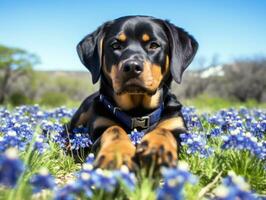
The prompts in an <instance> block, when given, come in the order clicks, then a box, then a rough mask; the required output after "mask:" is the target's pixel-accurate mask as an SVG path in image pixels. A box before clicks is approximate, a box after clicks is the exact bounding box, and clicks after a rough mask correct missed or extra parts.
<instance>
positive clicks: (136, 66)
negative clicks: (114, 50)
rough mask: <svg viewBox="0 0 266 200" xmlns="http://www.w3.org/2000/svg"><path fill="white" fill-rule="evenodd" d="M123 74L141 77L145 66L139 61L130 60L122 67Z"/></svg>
mask: <svg viewBox="0 0 266 200" xmlns="http://www.w3.org/2000/svg"><path fill="white" fill-rule="evenodd" d="M122 68H123V72H124V73H126V74H128V75H135V76H136V75H139V74H141V72H142V71H143V65H142V63H140V62H139V61H135V60H129V61H127V62H125V63H124V64H123V66H122Z"/></svg>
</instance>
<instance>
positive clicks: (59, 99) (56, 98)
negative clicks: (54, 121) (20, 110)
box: [40, 92, 68, 106]
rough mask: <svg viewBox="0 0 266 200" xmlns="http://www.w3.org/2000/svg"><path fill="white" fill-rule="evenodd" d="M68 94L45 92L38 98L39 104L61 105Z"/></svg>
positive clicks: (65, 100)
mask: <svg viewBox="0 0 266 200" xmlns="http://www.w3.org/2000/svg"><path fill="white" fill-rule="evenodd" d="M67 99H68V96H67V95H66V94H63V93H59V92H46V93H44V94H43V95H42V97H41V99H40V104H41V105H47V106H61V105H64V104H65V103H66V102H67Z"/></svg>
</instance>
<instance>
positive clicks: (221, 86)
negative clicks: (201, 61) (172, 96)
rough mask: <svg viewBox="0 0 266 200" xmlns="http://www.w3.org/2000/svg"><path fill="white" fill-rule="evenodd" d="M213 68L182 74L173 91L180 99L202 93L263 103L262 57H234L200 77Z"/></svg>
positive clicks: (264, 62) (264, 65)
mask: <svg viewBox="0 0 266 200" xmlns="http://www.w3.org/2000/svg"><path fill="white" fill-rule="evenodd" d="M215 68H217V67H212V68H207V69H205V70H199V71H188V72H187V73H185V76H184V79H183V81H182V83H181V85H174V87H173V90H174V92H175V93H176V94H177V96H178V97H179V98H181V99H189V98H197V96H199V95H202V94H208V96H210V97H219V98H223V99H227V100H229V101H232V100H233V101H240V102H248V101H250V100H253V102H254V101H255V102H260V103H262V102H266V90H265V88H266V78H265V77H266V58H261V59H258V58H256V59H250V60H247V59H246V60H245V59H241V60H237V61H235V62H234V63H232V64H225V65H223V66H221V70H220V71H219V72H220V73H222V75H220V74H218V72H215V71H214V70H213V71H214V72H213V73H212V74H209V75H208V76H203V75H204V72H206V71H208V70H209V71H211V69H215Z"/></svg>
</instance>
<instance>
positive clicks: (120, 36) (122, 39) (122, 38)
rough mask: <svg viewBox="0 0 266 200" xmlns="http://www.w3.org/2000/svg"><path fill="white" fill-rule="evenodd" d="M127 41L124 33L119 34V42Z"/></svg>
mask: <svg viewBox="0 0 266 200" xmlns="http://www.w3.org/2000/svg"><path fill="white" fill-rule="evenodd" d="M126 39H127V36H126V35H125V33H120V34H119V36H118V40H120V41H121V42H125V41H126Z"/></svg>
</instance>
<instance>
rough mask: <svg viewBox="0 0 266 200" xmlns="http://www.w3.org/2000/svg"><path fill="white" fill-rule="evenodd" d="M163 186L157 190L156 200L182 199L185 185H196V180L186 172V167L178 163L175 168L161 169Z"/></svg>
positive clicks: (182, 163)
mask: <svg viewBox="0 0 266 200" xmlns="http://www.w3.org/2000/svg"><path fill="white" fill-rule="evenodd" d="M162 175H163V182H164V183H163V185H162V187H161V188H159V189H157V199H158V200H165V199H167V200H180V199H184V196H183V188H184V185H185V184H186V183H192V184H194V183H196V182H197V179H196V177H195V176H194V175H192V174H191V173H190V172H189V171H188V165H187V163H185V162H182V161H180V162H179V164H178V167H177V168H162Z"/></svg>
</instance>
